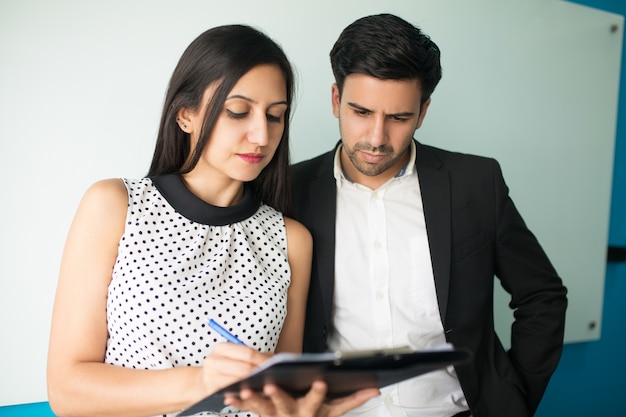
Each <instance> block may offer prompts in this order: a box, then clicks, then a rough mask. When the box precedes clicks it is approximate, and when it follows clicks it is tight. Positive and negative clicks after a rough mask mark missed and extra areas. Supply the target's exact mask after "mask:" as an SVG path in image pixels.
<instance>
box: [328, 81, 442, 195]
mask: <svg viewBox="0 0 626 417" xmlns="http://www.w3.org/2000/svg"><path fill="white" fill-rule="evenodd" d="M421 96H422V88H421V85H420V82H419V81H418V80H417V79H414V80H380V79H378V78H375V77H372V76H370V75H365V74H351V75H349V76H347V77H346V79H345V82H344V86H343V92H342V94H341V97H340V96H339V89H338V87H337V85H336V84H335V85H333V88H332V105H333V114H334V115H335V117H337V118H338V119H339V131H340V133H341V141H342V143H343V148H342V152H341V164H342V168H343V171H344V173H345V174H346V175H347V176H348V178H350V180H352V181H354V182H357V183H359V184H363V185H366V186H368V187H370V188H372V189H376V188H378V187H379V186H380V185H382V184H383V183H385V182H386V181H387V180H388V179H389V178H392V177H393V176H394V175H396V174H397V173H398V172H399V171H400V169H401V168H402V167H403V165H404V164H406V162H407V161H408V158H409V144H410V142H411V140H412V139H413V134H414V132H415V130H417V129H418V128H419V127H420V125H421V124H422V121H423V120H424V116H425V115H426V109H427V108H428V105H429V104H430V99H429V100H428V101H427V102H426V103H424V105H423V106H421V107H420V99H421Z"/></svg>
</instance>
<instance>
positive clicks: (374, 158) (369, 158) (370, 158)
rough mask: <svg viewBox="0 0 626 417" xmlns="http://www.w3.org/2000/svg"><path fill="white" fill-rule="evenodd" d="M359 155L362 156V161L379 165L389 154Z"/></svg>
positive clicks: (365, 153)
mask: <svg viewBox="0 0 626 417" xmlns="http://www.w3.org/2000/svg"><path fill="white" fill-rule="evenodd" d="M359 154H360V155H361V159H363V161H365V162H368V163H370V164H377V163H379V162H381V161H383V160H385V159H386V158H387V154H385V153H368V152H364V151H359Z"/></svg>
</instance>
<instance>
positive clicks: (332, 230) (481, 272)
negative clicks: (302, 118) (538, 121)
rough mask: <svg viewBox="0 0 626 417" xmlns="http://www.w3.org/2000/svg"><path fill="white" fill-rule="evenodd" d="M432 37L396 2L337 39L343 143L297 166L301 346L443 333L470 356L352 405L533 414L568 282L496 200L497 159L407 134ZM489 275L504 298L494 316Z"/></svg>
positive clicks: (433, 58)
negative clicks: (505, 332) (510, 318)
mask: <svg viewBox="0 0 626 417" xmlns="http://www.w3.org/2000/svg"><path fill="white" fill-rule="evenodd" d="M439 55H440V54H439V49H438V47H437V46H436V45H435V43H433V42H432V41H431V40H430V38H429V37H428V36H426V35H425V34H424V33H422V32H421V31H420V29H418V28H416V27H414V26H413V25H411V24H409V23H408V22H406V21H404V20H403V19H400V18H398V17H396V16H393V15H389V14H383V15H376V16H368V17H365V18H362V19H359V20H357V21H355V22H354V23H352V24H351V25H350V26H348V27H347V28H346V29H345V30H344V31H343V32H342V34H341V36H340V37H339V39H338V40H337V42H336V43H335V45H334V47H333V49H332V51H331V53H330V58H331V64H332V68H333V73H334V76H335V81H336V83H335V84H334V85H333V87H332V109H333V113H334V115H335V117H337V118H338V119H339V130H340V134H341V141H340V142H339V143H338V145H337V146H336V148H335V149H333V150H332V151H330V152H328V153H325V154H323V155H320V156H318V157H316V158H314V159H311V160H309V161H304V162H301V163H299V164H296V165H295V166H294V213H295V217H296V218H297V219H298V220H299V221H301V222H302V223H304V224H305V226H307V227H308V228H309V230H310V231H311V232H312V235H313V239H314V255H313V256H314V258H313V267H312V277H311V287H310V292H309V300H308V306H307V321H306V328H305V342H304V344H305V346H304V348H305V351H323V350H327V349H333V350H334V349H339V350H352V349H372V348H385V347H397V346H404V345H409V346H411V347H413V348H417V349H425V348H432V347H435V346H439V345H442V344H445V343H451V344H452V345H453V346H455V347H459V348H466V349H469V350H470V351H471V352H472V353H473V360H472V361H471V362H470V363H469V364H466V365H462V366H458V367H456V368H453V367H450V368H448V369H442V370H439V371H435V372H431V373H428V374H426V375H423V376H420V377H418V378H414V379H411V380H408V381H405V382H403V383H401V384H396V385H394V386H391V387H388V388H385V389H383V390H382V395H381V396H380V397H377V398H374V399H372V400H370V401H369V402H368V403H366V404H365V405H363V406H362V407H360V408H359V409H357V410H355V411H358V412H359V413H363V414H359V415H363V416H367V417H370V416H400V415H401V416H415V417H418V416H428V417H448V416H457V415H458V416H468V415H473V416H474V417H490V416H493V417H516V416H520V417H522V416H531V415H533V413H534V412H535V410H536V408H537V406H538V404H539V401H540V400H541V397H542V395H543V393H544V390H545V388H546V386H547V384H548V380H549V378H550V376H551V375H552V373H553V371H554V369H555V368H556V366H557V363H558V361H559V358H560V355H561V350H562V344H563V330H564V318H565V309H566V305H567V300H566V289H565V287H564V286H563V284H562V282H561V279H560V278H559V277H558V275H557V274H556V272H555V270H554V268H553V267H552V265H551V263H550V261H549V260H548V258H547V257H546V255H545V253H544V252H543V250H542V249H541V247H540V245H539V243H538V242H537V240H536V239H535V237H534V236H533V234H532V233H531V232H530V231H529V230H528V229H527V227H526V225H525V224H524V221H523V220H522V218H521V217H520V214H519V213H518V211H517V210H516V208H515V206H514V204H513V202H512V201H511V199H510V198H509V195H508V188H507V186H506V185H505V182H504V180H503V178H502V173H501V171H500V167H499V165H498V163H497V162H496V161H495V160H493V159H489V158H483V157H478V156H471V155H463V154H459V153H453V152H448V151H444V150H441V149H437V148H434V147H430V146H426V145H422V144H420V143H419V142H417V141H416V140H414V139H413V135H414V133H415V131H416V130H417V129H418V128H419V127H420V125H421V124H422V122H423V121H424V117H425V116H426V111H427V110H428V107H429V105H430V102H431V101H430V96H431V93H432V92H433V91H434V89H435V87H436V85H437V83H438V82H439V80H440V78H441V66H440V59H439ZM494 276H495V277H497V278H498V279H499V280H500V281H501V283H502V285H503V287H504V288H505V289H506V290H507V291H508V292H509V293H510V294H511V303H510V305H511V308H512V309H514V310H515V317H516V320H515V323H514V324H513V327H512V336H511V349H510V350H509V351H508V352H506V351H505V350H504V349H503V347H502V344H501V343H500V341H499V340H498V337H497V335H496V334H495V330H494V322H493V287H494Z"/></svg>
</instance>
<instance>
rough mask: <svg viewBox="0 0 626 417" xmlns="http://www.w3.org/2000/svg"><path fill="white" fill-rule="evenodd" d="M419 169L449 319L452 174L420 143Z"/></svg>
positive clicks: (434, 260) (442, 307)
mask: <svg viewBox="0 0 626 417" xmlns="http://www.w3.org/2000/svg"><path fill="white" fill-rule="evenodd" d="M416 166H417V173H418V177H419V182H420V190H421V193H422V204H423V205H424V217H425V219H426V231H427V233H428V243H429V245H430V255H431V261H432V264H433V274H434V276H435V289H436V291H437V301H438V303H439V313H440V315H441V321H442V322H443V323H444V326H445V322H446V310H447V306H448V289H449V284H450V257H451V222H452V219H451V201H450V177H449V175H448V171H446V170H445V169H443V163H442V162H441V160H440V159H439V157H438V156H437V155H436V154H435V153H434V152H433V150H432V149H431V148H429V147H425V146H423V145H421V144H419V143H417V160H416Z"/></svg>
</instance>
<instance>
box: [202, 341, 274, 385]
mask: <svg viewBox="0 0 626 417" xmlns="http://www.w3.org/2000/svg"><path fill="white" fill-rule="evenodd" d="M271 355H272V354H271V353H261V352H259V351H257V350H255V349H253V348H251V347H247V346H244V345H240V344H235V343H218V344H217V345H215V348H214V349H213V351H212V352H211V354H210V355H208V356H207V357H205V358H204V363H203V365H202V382H203V385H204V387H205V389H206V392H205V393H204V396H206V395H208V394H212V393H214V392H215V391H217V390H219V389H220V388H223V387H225V386H227V385H230V384H232V383H234V382H236V381H239V380H240V379H242V378H244V377H246V376H247V375H248V374H250V372H252V370H253V369H254V368H256V367H257V366H259V365H260V364H261V363H262V362H264V361H266V360H267V359H268V358H269V357H270V356H271Z"/></svg>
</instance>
